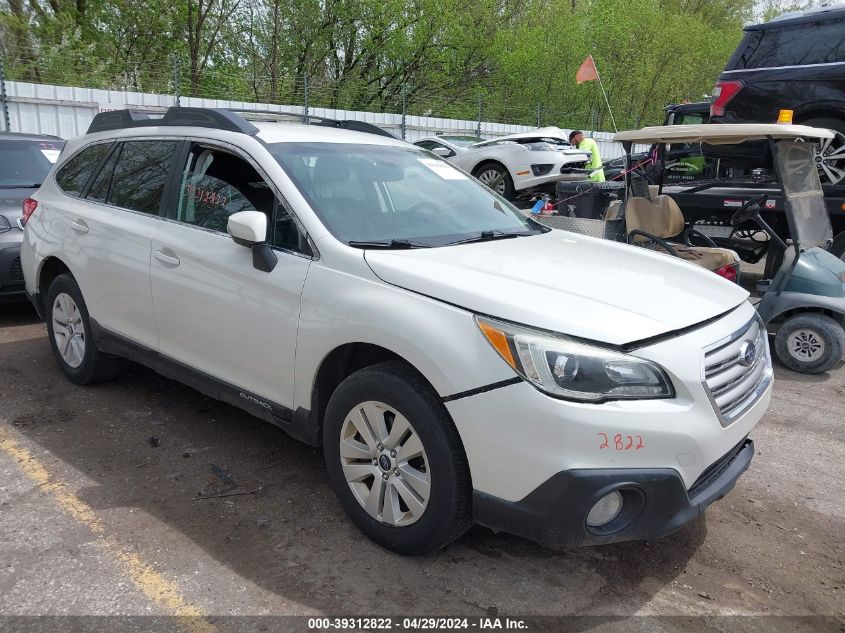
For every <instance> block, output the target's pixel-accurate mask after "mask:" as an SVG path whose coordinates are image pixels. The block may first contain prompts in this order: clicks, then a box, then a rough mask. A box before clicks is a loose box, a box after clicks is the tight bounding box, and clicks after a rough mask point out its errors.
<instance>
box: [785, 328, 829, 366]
mask: <svg viewBox="0 0 845 633" xmlns="http://www.w3.org/2000/svg"><path fill="white" fill-rule="evenodd" d="M787 349H788V350H789V354H790V355H791V356H792V357H793V358H794V359H795V360H798V361H801V362H802V363H811V362H814V361H817V360H818V359H820V358H821V357H822V356H824V352H825V344H824V340H823V339H822V338H821V337H819V335H818V333H817V332H814V331H813V330H806V329H801V330H795V331H794V332H793V333H792V334H791V335H790V336H789V340H788V341H787Z"/></svg>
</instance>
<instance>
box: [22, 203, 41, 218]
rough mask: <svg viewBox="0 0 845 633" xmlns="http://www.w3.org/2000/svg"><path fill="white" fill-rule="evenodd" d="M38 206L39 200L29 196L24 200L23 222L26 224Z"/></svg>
mask: <svg viewBox="0 0 845 633" xmlns="http://www.w3.org/2000/svg"><path fill="white" fill-rule="evenodd" d="M37 208H38V200H34V199H33V198H27V199H26V200H24V201H23V224H26V223H27V222H28V221H29V218H30V216H32V214H33V213H35V209H37Z"/></svg>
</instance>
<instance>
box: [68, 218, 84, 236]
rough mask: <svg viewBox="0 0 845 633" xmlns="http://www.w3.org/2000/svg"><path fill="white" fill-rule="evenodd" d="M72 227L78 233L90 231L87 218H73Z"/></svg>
mask: <svg viewBox="0 0 845 633" xmlns="http://www.w3.org/2000/svg"><path fill="white" fill-rule="evenodd" d="M70 228H72V229H73V230H74V231H76V232H77V233H87V232H88V225H87V224H85V220H72V221H71V223H70Z"/></svg>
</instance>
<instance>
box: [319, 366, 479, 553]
mask: <svg viewBox="0 0 845 633" xmlns="http://www.w3.org/2000/svg"><path fill="white" fill-rule="evenodd" d="M323 455H324V457H325V460H326V470H327V471H328V475H329V481H330V483H331V485H332V488H333V489H334V491H335V494H336V495H337V498H338V501H340V504H341V506H343V509H344V510H345V511H346V514H347V515H348V516H349V518H350V519H351V520H352V522H353V523H354V524H355V525H356V526H357V527H358V529H360V530H361V531H362V532H363V533H364V534H365V535H367V536H368V537H369V538H370V539H372V540H373V541H375V542H376V543H378V544H379V545H381V546H382V547H385V548H387V549H389V550H392V551H394V552H397V553H399V554H405V555H416V554H424V553H426V552H430V551H433V550H436V549H439V548H441V547H443V546H445V545H448V544H449V543H450V542H452V541H454V540H455V539H456V538H458V537H459V536H461V534H463V533H464V532H465V531H466V530H467V529H468V528H469V526H470V525H471V523H472V512H471V499H472V484H471V482H470V475H469V465H468V464H467V459H466V454H465V453H464V448H463V444H462V443H461V440H460V437H459V436H458V431H457V429H456V428H455V425H454V424H453V423H452V420H451V418H450V417H449V414H448V412H447V411H446V408H445V407H444V406H443V402H442V401H441V400H440V399H439V398H438V397H437V394H436V393H435V392H434V391H433V390H432V388H431V387H430V386H429V385H428V383H426V382H425V381H424V380H423V379H422V377H421V376H420V375H419V374H417V373H416V372H415V371H414V370H412V369H411V368H410V367H409V366H408V365H406V364H405V363H402V362H398V361H391V362H387V363H380V364H378V365H372V366H370V367H365V368H364V369H361V370H359V371H357V372H355V373H354V374H352V375H351V376H349V377H348V378H347V379H346V380H344V381H343V382H342V383H341V384H340V385H339V386H338V388H337V389H336V390H335V392H334V393H333V394H332V396H331V399H330V400H329V405H328V408H327V410H326V415H325V420H324V423H323Z"/></svg>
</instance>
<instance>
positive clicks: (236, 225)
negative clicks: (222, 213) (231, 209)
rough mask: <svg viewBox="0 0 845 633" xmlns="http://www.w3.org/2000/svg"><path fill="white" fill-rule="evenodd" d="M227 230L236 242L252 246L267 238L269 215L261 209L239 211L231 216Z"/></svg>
mask: <svg viewBox="0 0 845 633" xmlns="http://www.w3.org/2000/svg"><path fill="white" fill-rule="evenodd" d="M226 230H227V231H228V232H229V235H231V236H232V239H233V240H235V243H237V244H240V245H241V246H252V245H253V244H257V243H259V242H265V241H266V240H267V216H266V215H264V214H263V213H261V212H260V211H239V212H238V213H233V214H232V215H230V216H229V222H228V224H227V226H226Z"/></svg>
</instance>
